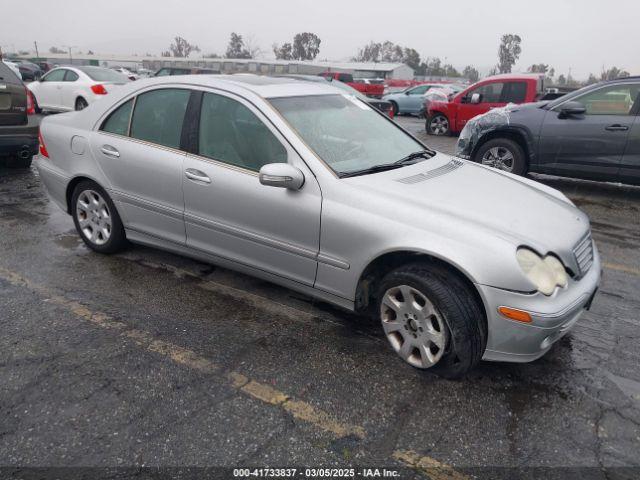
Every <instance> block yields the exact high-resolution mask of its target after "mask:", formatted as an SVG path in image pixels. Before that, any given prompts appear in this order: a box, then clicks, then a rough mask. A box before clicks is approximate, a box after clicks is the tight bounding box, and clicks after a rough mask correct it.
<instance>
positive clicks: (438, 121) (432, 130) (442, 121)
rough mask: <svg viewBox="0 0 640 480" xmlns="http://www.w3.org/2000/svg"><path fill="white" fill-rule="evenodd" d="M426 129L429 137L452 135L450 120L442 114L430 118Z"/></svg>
mask: <svg viewBox="0 0 640 480" xmlns="http://www.w3.org/2000/svg"><path fill="white" fill-rule="evenodd" d="M426 127H427V133H428V134H429V135H437V136H443V135H449V134H450V133H451V126H450V125H449V119H448V118H447V117H446V116H445V115H443V114H441V113H436V114H435V115H431V116H430V117H428V118H427V125H426Z"/></svg>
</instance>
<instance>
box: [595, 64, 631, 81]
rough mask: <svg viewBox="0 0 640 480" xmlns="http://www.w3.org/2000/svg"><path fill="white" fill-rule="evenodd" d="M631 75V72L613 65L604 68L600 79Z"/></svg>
mask: <svg viewBox="0 0 640 480" xmlns="http://www.w3.org/2000/svg"><path fill="white" fill-rule="evenodd" d="M628 76H629V72H627V71H626V70H622V69H621V68H618V67H611V68H610V69H609V70H605V69H604V67H603V68H602V73H601V74H600V80H615V79H616V78H625V77H628Z"/></svg>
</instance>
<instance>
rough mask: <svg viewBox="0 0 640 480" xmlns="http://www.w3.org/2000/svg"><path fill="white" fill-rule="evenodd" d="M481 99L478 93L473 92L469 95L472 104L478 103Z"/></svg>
mask: <svg viewBox="0 0 640 480" xmlns="http://www.w3.org/2000/svg"><path fill="white" fill-rule="evenodd" d="M480 100H481V95H480V94H479V93H474V94H473V95H471V102H470V103H471V104H472V105H477V104H478V103H480Z"/></svg>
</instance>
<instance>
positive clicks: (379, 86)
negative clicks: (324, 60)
mask: <svg viewBox="0 0 640 480" xmlns="http://www.w3.org/2000/svg"><path fill="white" fill-rule="evenodd" d="M318 76H320V77H325V78H332V79H334V80H339V81H341V82H342V83H346V84H347V85H349V86H350V87H353V88H355V89H356V90H358V91H359V92H360V93H362V94H363V95H366V96H367V97H373V98H382V95H383V94H384V82H381V83H372V82H360V81H358V82H356V81H355V79H354V78H353V75H352V74H350V73H341V72H323V73H319V74H318Z"/></svg>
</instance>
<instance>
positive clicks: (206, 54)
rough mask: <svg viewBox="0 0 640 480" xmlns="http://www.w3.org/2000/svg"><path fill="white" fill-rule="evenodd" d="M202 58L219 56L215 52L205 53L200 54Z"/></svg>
mask: <svg viewBox="0 0 640 480" xmlns="http://www.w3.org/2000/svg"><path fill="white" fill-rule="evenodd" d="M202 58H220V55H218V54H217V53H213V52H212V53H205V54H204V55H202Z"/></svg>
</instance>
